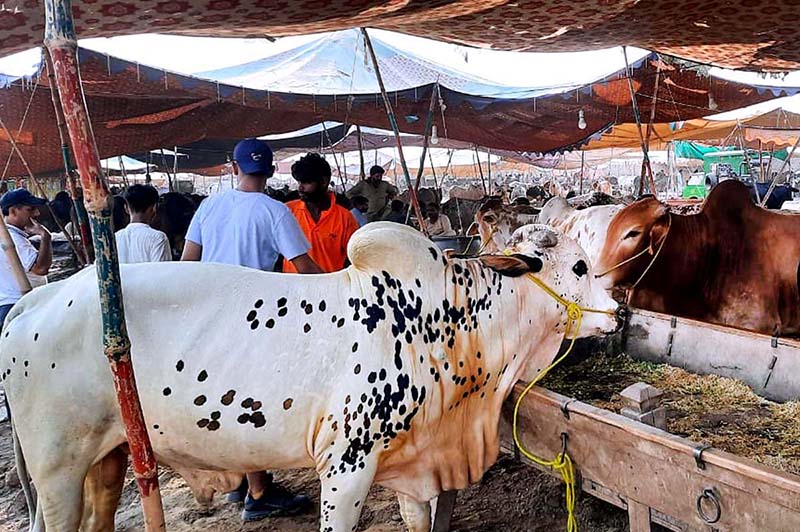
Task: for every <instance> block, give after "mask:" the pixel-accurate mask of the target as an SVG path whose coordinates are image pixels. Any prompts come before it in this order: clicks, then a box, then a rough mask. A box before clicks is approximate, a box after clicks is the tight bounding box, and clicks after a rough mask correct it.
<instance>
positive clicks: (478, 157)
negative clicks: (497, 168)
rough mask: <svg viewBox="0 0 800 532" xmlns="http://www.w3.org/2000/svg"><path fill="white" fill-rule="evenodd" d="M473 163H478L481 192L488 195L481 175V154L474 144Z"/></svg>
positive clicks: (484, 179)
mask: <svg viewBox="0 0 800 532" xmlns="http://www.w3.org/2000/svg"><path fill="white" fill-rule="evenodd" d="M475 164H477V165H478V173H479V174H480V176H481V185H482V186H483V193H484V194H486V195H488V194H489V189H488V188H486V178H485V177H484V176H483V166H481V154H480V153H479V152H478V147H477V146H475Z"/></svg>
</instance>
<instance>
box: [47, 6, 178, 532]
mask: <svg viewBox="0 0 800 532" xmlns="http://www.w3.org/2000/svg"><path fill="white" fill-rule="evenodd" d="M44 5H45V46H47V48H48V50H49V51H50V55H51V57H52V60H53V71H54V72H53V73H54V74H55V79H56V83H57V85H58V91H59V94H60V95H61V105H62V107H63V110H64V117H65V119H66V124H67V131H68V132H69V136H70V140H71V142H72V147H73V149H74V153H75V160H76V162H77V164H78V170H79V171H80V177H81V184H82V185H83V200H84V202H85V203H86V207H87V210H88V212H89V220H90V222H91V224H92V236H93V239H94V248H95V251H96V253H97V281H98V289H99V292H100V310H101V312H102V318H103V332H102V334H103V350H104V352H105V354H106V356H107V358H108V362H109V365H110V366H111V372H112V374H113V378H114V387H115V388H116V392H117V400H118V401H119V407H120V413H121V417H122V421H123V424H124V426H125V432H126V434H127V439H128V446H129V447H130V451H131V458H132V462H133V472H134V475H135V478H136V484H137V485H138V487H139V492H140V493H141V496H142V510H143V513H144V522H145V530H146V531H147V532H154V531H164V530H166V527H165V525H164V510H163V507H162V503H161V493H160V491H159V488H158V464H157V462H156V457H155V454H154V453H153V449H152V447H151V445H150V438H149V436H148V434H147V428H146V427H147V426H146V425H145V422H144V415H143V413H142V407H141V404H140V402H139V394H138V392H137V389H136V378H135V375H134V370H133V365H132V363H131V344H130V339H129V338H128V331H127V328H126V326H125V309H124V305H123V299H122V285H121V282H120V273H119V261H118V259H117V249H116V242H115V239H114V232H113V231H112V229H111V208H110V194H109V190H108V183H107V182H106V179H105V177H104V176H103V175H102V173H101V170H100V156H99V154H98V151H97V145H96V144H95V140H94V134H93V133H92V126H91V122H90V121H89V114H88V112H87V110H86V100H85V98H84V94H83V87H82V86H81V80H80V74H79V72H78V57H77V49H78V42H77V36H76V35H75V27H74V25H73V21H72V5H71V1H70V0H45V2H44Z"/></svg>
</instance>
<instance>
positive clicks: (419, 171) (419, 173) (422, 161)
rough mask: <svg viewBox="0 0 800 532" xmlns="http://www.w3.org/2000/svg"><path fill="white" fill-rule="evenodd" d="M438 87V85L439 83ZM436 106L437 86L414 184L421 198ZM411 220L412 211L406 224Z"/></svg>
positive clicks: (426, 123) (408, 213)
mask: <svg viewBox="0 0 800 532" xmlns="http://www.w3.org/2000/svg"><path fill="white" fill-rule="evenodd" d="M437 85H438V83H437ZM435 105H436V86H434V88H433V90H432V91H431V103H430V105H429V106H428V116H427V117H426V119H425V136H424V137H423V139H422V154H421V155H420V157H419V168H418V169H417V181H416V182H415V183H414V194H416V195H417V197H419V185H420V183H421V182H422V174H423V173H424V172H425V155H426V154H427V153H428V141H429V140H430V136H431V126H433V111H434V108H435V107H434V106H435ZM410 218H411V210H409V211H408V212H407V213H406V224H408V220H409V219H410Z"/></svg>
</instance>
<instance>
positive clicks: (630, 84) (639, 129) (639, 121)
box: [622, 46, 655, 196]
mask: <svg viewBox="0 0 800 532" xmlns="http://www.w3.org/2000/svg"><path fill="white" fill-rule="evenodd" d="M622 55H623V57H624V58H625V77H626V78H627V79H628V91H629V92H630V95H631V106H632V107H633V118H634V120H635V121H636V131H637V132H638V133H639V144H640V146H641V147H642V154H644V160H643V162H642V164H644V165H646V170H647V173H648V175H649V177H650V182H651V183H654V182H655V181H654V180H653V168H652V167H651V166H650V156H649V154H648V152H649V146H648V145H647V144H646V143H645V140H644V134H643V133H642V116H641V115H640V114H639V103H638V102H637V101H636V89H634V88H633V79H632V78H631V67H630V65H629V64H628V50H627V47H625V46H623V47H622ZM653 188H655V185H653ZM643 193H644V179H640V180H639V195H640V196H641V195H642V194H643ZM653 193H654V194H655V190H653Z"/></svg>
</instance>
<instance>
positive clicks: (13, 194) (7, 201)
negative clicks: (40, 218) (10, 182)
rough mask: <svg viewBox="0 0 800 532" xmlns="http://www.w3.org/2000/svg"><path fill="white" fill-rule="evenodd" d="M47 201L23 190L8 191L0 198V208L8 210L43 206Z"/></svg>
mask: <svg viewBox="0 0 800 532" xmlns="http://www.w3.org/2000/svg"><path fill="white" fill-rule="evenodd" d="M46 203H47V200H44V199H42V198H37V197H36V196H34V195H33V194H31V193H30V192H28V191H27V190H26V189H24V188H16V189H14V190H9V191H8V192H6V193H5V194H3V196H2V197H0V207H2V208H3V209H8V208H10V207H16V206H17V205H36V206H38V205H45V204H46Z"/></svg>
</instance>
